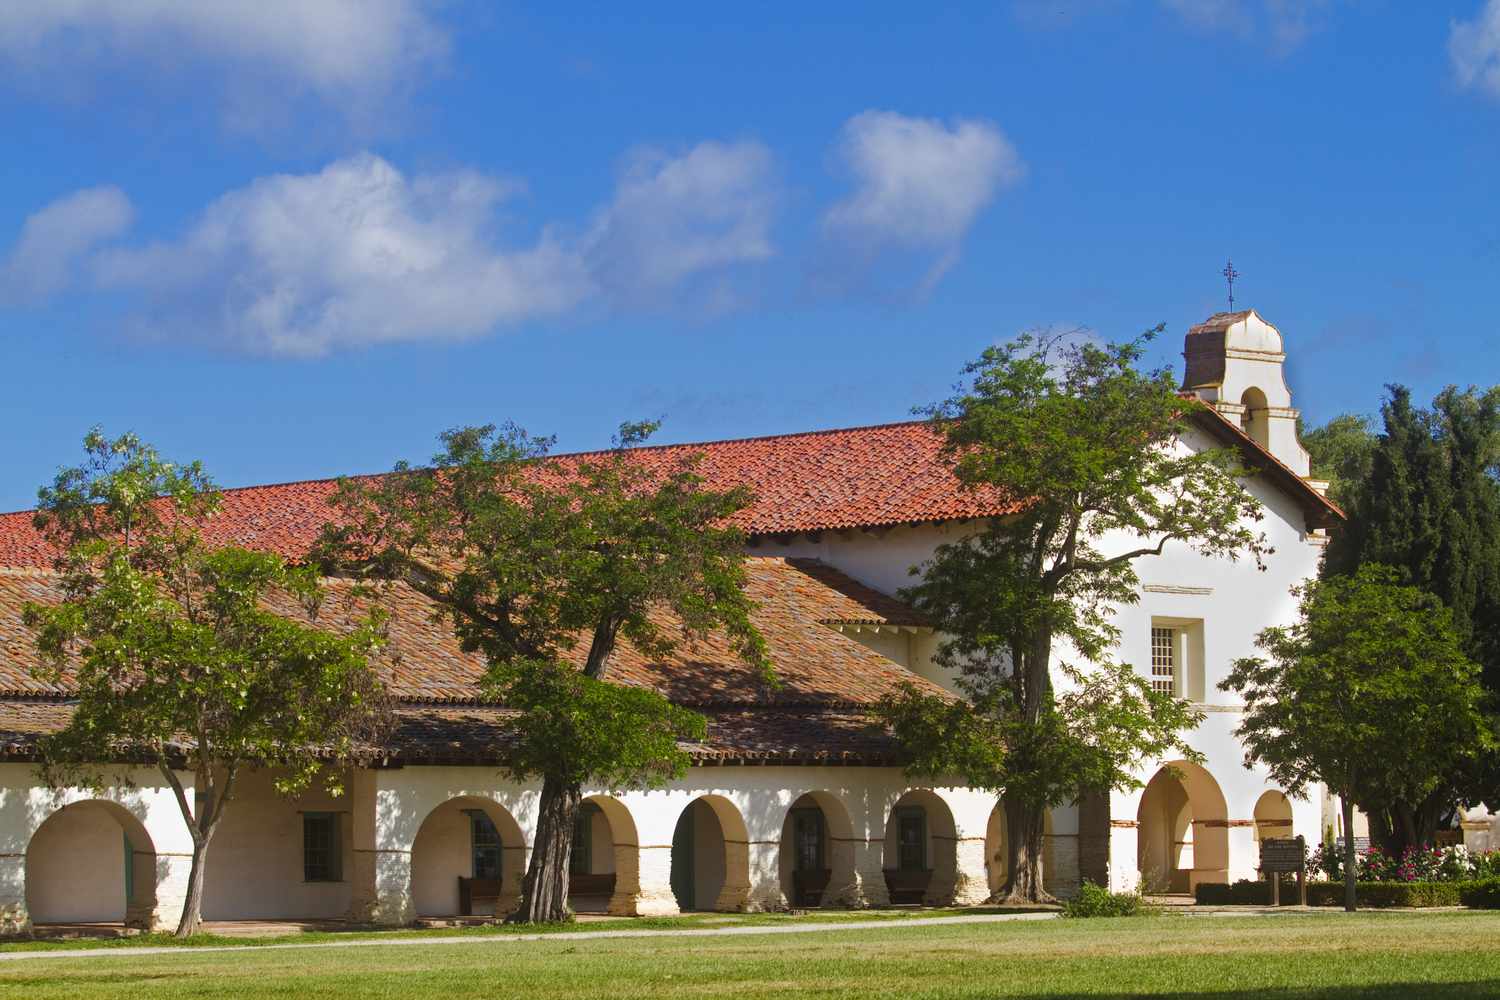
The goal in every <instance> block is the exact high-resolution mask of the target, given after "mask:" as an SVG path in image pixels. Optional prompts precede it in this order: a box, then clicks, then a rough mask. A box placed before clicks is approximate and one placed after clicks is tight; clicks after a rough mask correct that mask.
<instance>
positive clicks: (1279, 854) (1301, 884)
mask: <svg viewBox="0 0 1500 1000" xmlns="http://www.w3.org/2000/svg"><path fill="white" fill-rule="evenodd" d="M1260 870H1261V873H1262V874H1264V875H1268V876H1270V878H1271V905H1272V906H1280V905H1281V878H1280V875H1281V873H1282V872H1296V873H1297V899H1298V902H1299V903H1301V905H1303V906H1306V905H1307V844H1306V842H1305V841H1304V840H1303V839H1302V838H1301V837H1273V838H1267V839H1265V840H1262V841H1261V842H1260Z"/></svg>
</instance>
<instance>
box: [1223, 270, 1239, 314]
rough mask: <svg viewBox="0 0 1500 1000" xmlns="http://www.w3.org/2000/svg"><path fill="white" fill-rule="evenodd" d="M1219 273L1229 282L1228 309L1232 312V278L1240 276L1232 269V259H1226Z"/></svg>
mask: <svg viewBox="0 0 1500 1000" xmlns="http://www.w3.org/2000/svg"><path fill="white" fill-rule="evenodd" d="M1220 273H1221V274H1223V275H1224V279H1225V280H1226V281H1228V282H1229V311H1230V312H1234V279H1235V278H1238V277H1239V276H1240V272H1238V271H1236V270H1235V269H1234V261H1232V260H1226V261H1225V262H1224V270H1223V271H1221V272H1220Z"/></svg>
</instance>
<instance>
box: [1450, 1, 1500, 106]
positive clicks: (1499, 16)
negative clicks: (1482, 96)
mask: <svg viewBox="0 0 1500 1000" xmlns="http://www.w3.org/2000/svg"><path fill="white" fill-rule="evenodd" d="M1448 55H1449V58H1451V59H1452V61H1453V75H1454V77H1455V78H1456V79H1457V80H1458V85H1459V86H1460V87H1464V88H1471V87H1472V88H1475V89H1477V90H1481V91H1483V92H1484V93H1486V94H1489V95H1490V96H1491V97H1493V98H1496V99H1497V100H1500V0H1488V2H1487V3H1486V4H1485V5H1484V6H1483V7H1481V8H1480V9H1479V10H1478V11H1476V12H1475V14H1474V19H1473V20H1472V21H1455V22H1454V23H1453V28H1452V30H1451V32H1450V33H1449V36H1448Z"/></svg>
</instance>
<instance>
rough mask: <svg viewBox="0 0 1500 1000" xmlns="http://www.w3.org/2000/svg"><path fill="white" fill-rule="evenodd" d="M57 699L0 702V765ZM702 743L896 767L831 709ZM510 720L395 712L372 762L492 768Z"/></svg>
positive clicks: (797, 759)
mask: <svg viewBox="0 0 1500 1000" xmlns="http://www.w3.org/2000/svg"><path fill="white" fill-rule="evenodd" d="M72 711H73V709H72V705H71V704H69V703H68V702H66V701H62V700H58V699H14V698H13V699H0V760H6V759H10V760H31V759H33V758H34V757H35V742H36V738H37V737H38V736H42V735H46V734H49V733H55V732H58V731H59V730H61V729H62V728H63V727H64V726H66V725H67V723H68V718H69V716H70V715H71V714H72ZM704 714H705V715H706V717H707V720H708V732H707V733H706V735H705V738H704V740H703V741H702V742H701V743H690V742H684V743H683V744H681V746H682V749H684V750H686V751H687V752H688V753H689V754H690V755H691V756H692V757H693V759H694V761H696V762H697V763H699V764H729V763H757V764H860V765H867V766H868V765H892V764H899V763H901V762H902V760H903V757H902V753H901V748H900V745H899V744H898V743H897V742H896V739H895V737H894V736H893V735H892V734H891V732H890V731H889V730H888V729H886V728H885V727H884V726H882V725H881V724H879V723H878V722H876V721H875V720H874V719H873V718H872V717H871V716H870V715H869V714H868V713H867V712H864V711H860V710H856V709H838V708H768V709H753V710H743V709H741V710H733V709H730V710H709V711H707V712H706V713H704ZM514 718H515V713H514V712H511V711H509V710H507V709H504V708H498V707H496V706H493V705H459V706H456V705H402V706H400V707H399V708H397V709H396V712H395V720H394V726H393V729H392V731H391V734H390V736H389V737H388V738H387V740H386V742H385V745H384V746H383V747H382V748H380V751H379V752H378V753H376V754H374V756H376V757H377V758H381V759H384V760H386V761H389V762H390V763H404V764H476V763H482V764H495V765H500V764H503V763H504V761H505V756H506V754H507V752H508V751H509V750H510V748H511V747H512V746H513V745H514V739H515V730H514V728H513V726H512V720H513V719H514Z"/></svg>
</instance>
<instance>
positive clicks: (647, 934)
mask: <svg viewBox="0 0 1500 1000" xmlns="http://www.w3.org/2000/svg"><path fill="white" fill-rule="evenodd" d="M1055 919H1057V914H1056V913H975V914H970V915H960V916H954V917H913V918H911V919H886V920H858V919H854V920H838V921H832V920H830V921H826V922H824V921H820V922H818V923H806V924H756V925H751V926H744V927H689V928H684V929H683V930H644V929H643V930H638V931H632V930H618V931H554V932H552V933H546V934H462V935H460V934H444V935H418V934H413V935H411V936H410V937H362V936H361V935H359V934H355V933H351V934H350V935H349V940H347V941H312V942H308V943H306V944H298V943H296V942H288V943H286V944H263V945H232V944H231V945H205V946H203V947H186V946H183V947H171V946H168V947H159V946H151V947H140V948H132V947H129V946H124V947H116V948H71V949H70V948H57V949H51V950H47V951H3V952H0V962H20V961H29V960H33V959H42V958H51V959H66V958H130V957H132V956H135V955H202V954H205V953H208V952H219V951H237V952H258V951H301V950H306V949H313V948H403V947H411V946H422V945H439V944H510V943H512V942H520V941H597V940H599V939H601V938H693V937H735V936H742V935H745V936H748V935H752V934H818V933H825V932H832V931H855V930H878V929H882V928H891V927H895V928H904V927H941V926H947V925H951V924H994V923H1004V922H1006V921H1012V920H1055Z"/></svg>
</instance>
